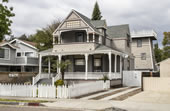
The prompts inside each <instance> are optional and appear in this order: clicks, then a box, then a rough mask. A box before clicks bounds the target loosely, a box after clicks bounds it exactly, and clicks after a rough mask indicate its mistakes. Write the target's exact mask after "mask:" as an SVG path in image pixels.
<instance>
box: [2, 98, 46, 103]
mask: <svg viewBox="0 0 170 111" xmlns="http://www.w3.org/2000/svg"><path fill="white" fill-rule="evenodd" d="M0 102H25V103H43V102H49V101H45V100H16V99H2V98H0Z"/></svg>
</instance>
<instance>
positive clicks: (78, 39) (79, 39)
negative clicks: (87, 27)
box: [76, 32, 84, 42]
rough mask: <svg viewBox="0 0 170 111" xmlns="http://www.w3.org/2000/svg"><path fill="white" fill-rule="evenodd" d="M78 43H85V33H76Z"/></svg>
mask: <svg viewBox="0 0 170 111" xmlns="http://www.w3.org/2000/svg"><path fill="white" fill-rule="evenodd" d="M76 42H84V33H83V32H78V33H76Z"/></svg>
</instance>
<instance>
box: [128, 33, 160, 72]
mask: <svg viewBox="0 0 170 111" xmlns="http://www.w3.org/2000/svg"><path fill="white" fill-rule="evenodd" d="M131 37H132V53H133V55H134V56H135V58H134V60H135V70H141V71H157V68H156V60H155V56H154V51H153V41H154V40H157V34H156V33H155V31H153V30H150V31H136V32H135V31H133V32H131Z"/></svg>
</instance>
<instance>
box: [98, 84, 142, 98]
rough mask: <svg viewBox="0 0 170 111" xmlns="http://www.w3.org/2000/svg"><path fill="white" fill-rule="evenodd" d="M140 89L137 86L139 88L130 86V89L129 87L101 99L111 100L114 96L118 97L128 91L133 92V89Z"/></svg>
mask: <svg viewBox="0 0 170 111" xmlns="http://www.w3.org/2000/svg"><path fill="white" fill-rule="evenodd" d="M139 89H140V87H137V88H130V89H128V90H125V91H122V92H119V93H117V94H114V95H111V96H108V97H105V98H102V99H100V100H111V99H113V98H116V97H119V96H122V95H125V94H127V93H130V92H133V91H136V90H139Z"/></svg>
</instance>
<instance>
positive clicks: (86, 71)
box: [85, 54, 89, 80]
mask: <svg viewBox="0 0 170 111" xmlns="http://www.w3.org/2000/svg"><path fill="white" fill-rule="evenodd" d="M88 56H89V55H88V54H85V64H86V65H85V79H86V80H87V76H88Z"/></svg>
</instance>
